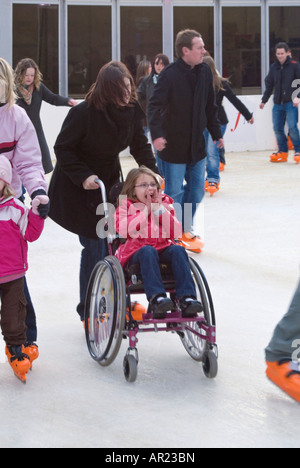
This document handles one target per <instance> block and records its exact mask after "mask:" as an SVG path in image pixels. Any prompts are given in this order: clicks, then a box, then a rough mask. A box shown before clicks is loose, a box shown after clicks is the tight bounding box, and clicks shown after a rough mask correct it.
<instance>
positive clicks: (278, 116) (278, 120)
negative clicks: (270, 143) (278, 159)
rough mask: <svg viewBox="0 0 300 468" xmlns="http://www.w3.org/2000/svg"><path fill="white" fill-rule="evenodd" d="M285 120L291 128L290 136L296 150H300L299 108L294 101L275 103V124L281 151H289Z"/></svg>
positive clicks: (297, 151)
mask: <svg viewBox="0 0 300 468" xmlns="http://www.w3.org/2000/svg"><path fill="white" fill-rule="evenodd" d="M285 122H287V125H288V128H289V136H290V138H291V140H292V142H293V145H294V148H295V152H296V153H299V152H300V134H299V130H298V108H297V107H295V106H293V103H292V102H287V103H285V104H274V106H273V126H274V132H275V135H276V139H277V143H278V148H279V151H283V152H284V153H287V152H288V141H287V137H286V134H285V131H284V126H285Z"/></svg>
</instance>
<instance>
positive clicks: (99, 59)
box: [68, 5, 112, 98]
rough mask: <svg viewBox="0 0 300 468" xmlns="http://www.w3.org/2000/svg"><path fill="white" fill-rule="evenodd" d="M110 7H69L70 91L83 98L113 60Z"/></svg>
mask: <svg viewBox="0 0 300 468" xmlns="http://www.w3.org/2000/svg"><path fill="white" fill-rule="evenodd" d="M111 50H112V44H111V7H110V6H77V5H76V6H69V7H68V75H69V95H71V96H74V97H77V98H82V97H84V96H85V94H86V93H87V91H88V90H89V88H90V86H91V85H92V84H93V83H94V82H95V81H96V78H97V75H98V72H99V69H100V68H101V67H102V66H103V65H104V64H105V63H107V62H109V61H110V60H111Z"/></svg>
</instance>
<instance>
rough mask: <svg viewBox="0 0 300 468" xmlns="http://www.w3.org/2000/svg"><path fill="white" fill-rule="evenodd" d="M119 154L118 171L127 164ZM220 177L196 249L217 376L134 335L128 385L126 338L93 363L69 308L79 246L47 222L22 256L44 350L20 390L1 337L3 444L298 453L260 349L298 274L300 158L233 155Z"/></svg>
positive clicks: (164, 342) (178, 348) (167, 346)
mask: <svg viewBox="0 0 300 468" xmlns="http://www.w3.org/2000/svg"><path fill="white" fill-rule="evenodd" d="M122 161H123V166H124V172H125V173H126V171H127V170H128V169H129V167H131V165H132V162H131V159H129V158H123V159H122ZM221 177H222V179H221V190H220V192H219V193H217V194H216V195H214V196H213V197H209V196H208V195H206V197H205V205H204V241H205V248H204V251H203V253H202V254H200V255H198V256H195V258H197V260H198V261H199V264H200V265H201V267H202V269H203V270H204V272H205V274H206V277H207V280H208V282H209V285H210V288H211V292H212V295H213V300H214V304H215V309H216V316H217V343H218V346H219V373H218V376H217V378H216V379H215V380H208V379H207V378H206V377H205V376H204V374H203V371H202V367H201V364H199V363H197V362H195V361H193V360H192V359H191V358H190V357H189V355H188V354H187V353H186V351H185V350H184V348H183V346H182V344H181V341H180V339H179V338H178V336H177V335H174V334H168V333H160V334H154V333H151V334H144V335H142V334H140V335H138V337H139V343H138V350H139V358H140V362H139V369H138V377H137V381H136V382H135V383H133V384H129V383H127V382H126V381H125V379H124V375H123V370H122V362H123V357H124V355H125V353H126V350H127V346H128V345H127V342H125V341H124V343H123V344H122V347H121V350H120V353H119V355H118V357H117V359H116V361H115V362H114V363H113V364H112V365H111V366H110V367H108V368H102V367H100V366H99V365H98V364H97V363H96V362H94V361H93V360H92V359H91V357H90V355H89V353H88V350H87V346H86V343H85V335H84V331H83V328H82V325H81V323H80V321H79V319H78V317H77V314H76V311H75V309H76V305H77V301H78V270H79V258H80V246H79V242H78V240H77V237H76V236H75V235H73V234H70V233H68V232H67V231H65V230H63V229H61V228H60V227H59V226H57V225H56V224H54V223H53V222H52V221H51V220H50V219H48V220H47V222H46V227H45V231H44V233H43V235H42V237H41V239H40V240H39V241H38V242H36V243H35V244H32V245H31V246H30V253H29V261H30V270H29V272H28V275H27V278H28V284H29V289H30V292H31V295H32V299H33V302H34V306H35V308H36V312H37V317H38V328H39V336H38V345H39V349H40V358H39V359H38V361H36V363H34V369H33V371H32V372H31V373H30V375H29V376H28V380H27V384H26V385H23V384H22V383H21V382H20V381H18V380H17V379H16V378H15V377H14V375H13V373H12V371H11V369H10V367H9V365H8V364H7V362H6V359H5V356H4V343H2V342H1V343H0V447H1V448H10V447H11V448H15V447H33V448H44V447H45V448H46V447H103V448H129V447H139V448H141V447H145V448H160V447H161V448H163V447H169V448H189V447H191V448H209V447H237V448H238V447H300V428H299V417H300V405H299V404H297V403H296V402H294V401H293V400H291V399H290V398H289V397H287V396H286V395H284V394H283V393H282V392H281V391H280V390H278V389H277V388H276V387H275V386H273V385H272V384H271V383H270V382H269V381H268V380H267V379H266V377H265V375H264V372H265V363H264V348H265V346H266V345H267V344H268V342H269V340H270V338H271V335H272V332H273V329H274V327H275V325H276V324H277V322H278V321H279V320H280V319H281V317H282V315H283V314H284V313H285V312H286V310H287V308H288V306H289V303H290V301H291V298H292V295H293V293H294V290H295V288H296V285H297V282H298V279H299V262H300V241H299V239H300V203H299V196H300V183H299V181H300V165H298V166H296V165H295V164H294V163H293V162H292V157H291V156H290V161H289V162H288V163H286V164H270V163H269V162H268V153H261V152H260V153H242V154H233V153H230V154H227V166H226V170H225V172H224V173H222V174H221ZM200 218H201V216H199V219H200ZM299 338H300V337H299Z"/></svg>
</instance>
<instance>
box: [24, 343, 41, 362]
mask: <svg viewBox="0 0 300 468" xmlns="http://www.w3.org/2000/svg"><path fill="white" fill-rule="evenodd" d="M24 353H25V354H27V356H28V357H29V360H30V363H31V368H32V363H33V361H35V360H36V359H37V358H38V357H39V347H38V345H37V344H36V343H26V344H25V346H24Z"/></svg>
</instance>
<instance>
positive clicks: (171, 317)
mask: <svg viewBox="0 0 300 468" xmlns="http://www.w3.org/2000/svg"><path fill="white" fill-rule="evenodd" d="M203 321H204V319H203V318H201V317H182V313H181V312H180V311H174V312H168V313H167V315H166V317H164V318H161V319H157V318H153V314H152V313H151V312H148V313H147V314H143V322H144V323H145V324H147V323H173V322H177V323H184V322H203Z"/></svg>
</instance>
